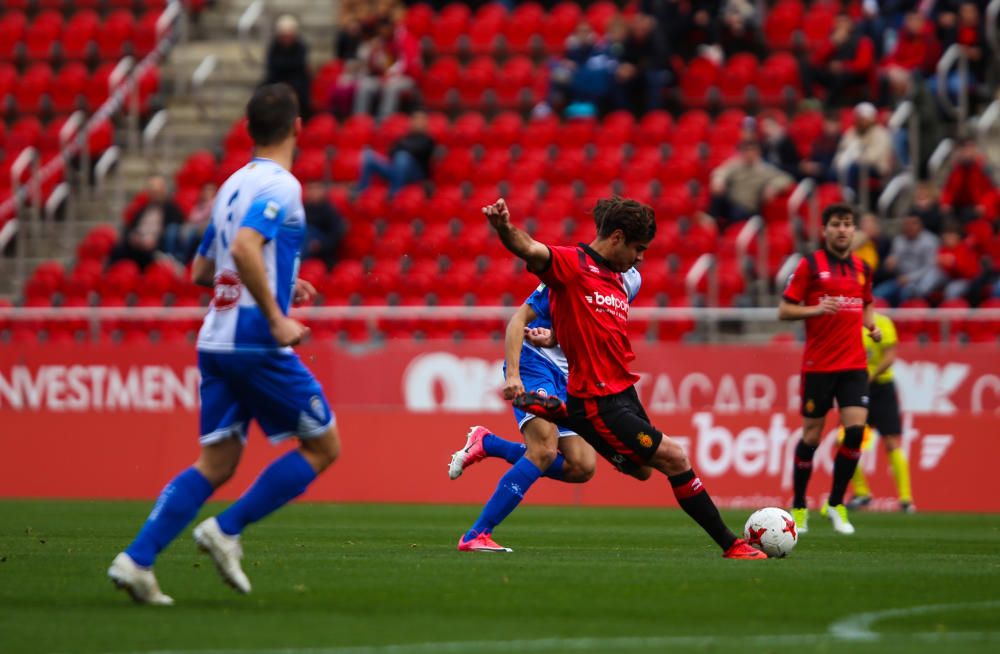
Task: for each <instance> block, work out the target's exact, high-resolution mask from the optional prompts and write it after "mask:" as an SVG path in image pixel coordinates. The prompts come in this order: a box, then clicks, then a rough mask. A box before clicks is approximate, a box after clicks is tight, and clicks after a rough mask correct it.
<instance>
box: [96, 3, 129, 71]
mask: <svg viewBox="0 0 1000 654" xmlns="http://www.w3.org/2000/svg"><path fill="white" fill-rule="evenodd" d="M134 28H135V19H134V18H133V17H132V12H131V11H129V10H127V9H116V10H115V11H112V12H111V13H110V14H108V15H107V16H105V18H104V21H103V22H102V23H101V26H100V28H99V29H98V31H97V52H98V54H99V55H100V56H101V58H102V59H118V58H119V57H121V56H122V55H123V54H126V52H125V50H126V47H125V46H126V45H127V44H128V43H129V42H130V41H131V40H132V31H133V30H134Z"/></svg>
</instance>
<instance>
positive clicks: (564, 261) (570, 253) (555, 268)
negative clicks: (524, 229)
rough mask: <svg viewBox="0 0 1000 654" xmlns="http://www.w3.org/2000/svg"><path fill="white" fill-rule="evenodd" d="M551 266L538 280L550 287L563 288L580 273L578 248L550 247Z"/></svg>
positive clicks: (541, 273) (539, 275) (540, 274)
mask: <svg viewBox="0 0 1000 654" xmlns="http://www.w3.org/2000/svg"><path fill="white" fill-rule="evenodd" d="M549 255H550V256H549V265H548V267H547V268H546V269H545V270H543V271H542V272H540V273H538V278H539V279H540V280H542V281H543V282H545V284H547V285H548V286H558V287H562V286H565V285H566V282H568V281H569V280H571V279H573V277H575V276H576V275H577V274H579V271H580V265H579V255H578V254H577V249H576V248H570V247H551V246H550V247H549Z"/></svg>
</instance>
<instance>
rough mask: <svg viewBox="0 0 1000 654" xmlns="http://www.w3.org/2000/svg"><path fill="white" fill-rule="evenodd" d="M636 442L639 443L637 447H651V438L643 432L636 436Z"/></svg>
mask: <svg viewBox="0 0 1000 654" xmlns="http://www.w3.org/2000/svg"><path fill="white" fill-rule="evenodd" d="M636 440H638V441H639V445H641V446H642V447H652V445H653V437H652V436H650V435H649V434H647V433H646V432H644V431H641V432H639V435H638V436H636Z"/></svg>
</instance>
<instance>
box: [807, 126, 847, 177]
mask: <svg viewBox="0 0 1000 654" xmlns="http://www.w3.org/2000/svg"><path fill="white" fill-rule="evenodd" d="M839 148H840V119H839V118H837V116H836V115H835V114H833V113H830V114H827V115H826V116H824V117H823V131H822V132H820V135H819V138H817V139H816V140H815V141H813V143H812V145H811V146H810V147H809V156H808V157H807V158H806V159H805V160H804V161H803V162H802V163H800V164H799V171H800V173H801V175H802V176H803V177H811V178H812V179H815V180H816V181H817V182H819V183H821V184H822V183H823V182H834V181H836V180H837V171H836V169H835V168H834V167H833V160H834V158H835V157H836V156H837V150H838V149H839Z"/></svg>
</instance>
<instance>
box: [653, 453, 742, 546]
mask: <svg viewBox="0 0 1000 654" xmlns="http://www.w3.org/2000/svg"><path fill="white" fill-rule="evenodd" d="M668 479H670V486H671V487H672V488H673V489H674V497H676V498H677V503H678V504H680V505H681V508H682V509H684V512H685V513H687V514H688V515H689V516H691V517H692V518H694V520H695V522H697V523H698V524H699V525H701V528H702V529H704V530H705V531H706V532H707V533H708V535H709V536H711V537H712V540H714V541H715V542H716V543H718V544H719V547H721V548H722V549H723V550H728V549H729V548H730V547H732V545H733V543H734V542H735V541H736V535H735V534H733V532H731V531H729V527H727V526H726V523H724V522H723V521H722V516H721V515H719V509H717V508H716V506H715V502H713V501H712V498H711V497H709V496H708V492H707V491H706V490H705V486H704V485H702V483H701V480H700V479H698V477H697V475H695V474H694V470H688V471H687V472H682V473H681V474H679V475H674V476H673V477H668Z"/></svg>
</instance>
